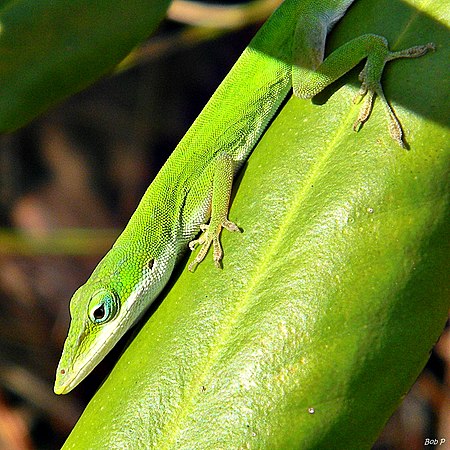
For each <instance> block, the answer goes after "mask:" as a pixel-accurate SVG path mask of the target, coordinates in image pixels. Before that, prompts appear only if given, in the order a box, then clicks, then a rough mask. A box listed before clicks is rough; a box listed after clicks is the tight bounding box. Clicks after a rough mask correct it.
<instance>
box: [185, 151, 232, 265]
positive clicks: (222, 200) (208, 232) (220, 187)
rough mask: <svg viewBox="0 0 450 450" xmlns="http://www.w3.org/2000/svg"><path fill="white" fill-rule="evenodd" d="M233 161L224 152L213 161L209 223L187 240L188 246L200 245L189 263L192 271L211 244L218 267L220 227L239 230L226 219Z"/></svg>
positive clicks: (191, 247)
mask: <svg viewBox="0 0 450 450" xmlns="http://www.w3.org/2000/svg"><path fill="white" fill-rule="evenodd" d="M233 165H234V163H233V160H232V159H231V157H229V156H228V155H226V154H225V153H223V154H221V155H220V156H219V157H218V158H217V160H216V161H215V163H214V169H213V170H214V172H213V182H212V196H211V208H210V209H211V219H210V221H209V224H201V225H200V229H201V231H202V234H201V235H200V237H199V238H198V239H194V240H193V241H191V242H189V248H190V249H191V250H194V249H195V248H196V247H197V245H200V246H201V248H200V251H199V252H198V254H197V256H196V257H195V259H194V260H193V261H192V262H191V263H190V264H189V270H190V271H191V272H192V271H193V270H194V269H195V267H196V266H197V264H199V263H200V262H202V261H203V259H205V256H206V254H207V253H208V250H209V247H211V244H212V245H213V259H214V264H215V265H216V267H219V268H220V261H221V259H222V257H223V250H222V246H221V245H220V233H221V231H222V228H226V229H227V230H228V231H240V230H239V228H238V226H237V225H236V224H235V223H233V222H231V221H230V220H228V210H229V205H230V197H231V187H232V184H233V176H234V167H233Z"/></svg>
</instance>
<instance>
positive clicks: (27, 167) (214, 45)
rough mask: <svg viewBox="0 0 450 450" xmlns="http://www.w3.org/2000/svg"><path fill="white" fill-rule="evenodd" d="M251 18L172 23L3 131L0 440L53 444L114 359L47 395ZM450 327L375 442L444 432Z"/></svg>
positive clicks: (408, 443)
mask: <svg viewBox="0 0 450 450" xmlns="http://www.w3.org/2000/svg"><path fill="white" fill-rule="evenodd" d="M194 12H195V11H194ZM184 14H186V17H188V16H189V14H190V13H189V11H187V12H185V13H184ZM224 14H227V13H226V12H225V13H224ZM262 15H264V11H263V12H262ZM194 16H195V14H194ZM230 17H231V16H230ZM257 17H258V14H254V15H253V16H252V17H250V19H249V18H248V17H247V18H245V17H244V18H243V19H242V20H240V21H239V20H238V21H237V22H236V23H234V22H233V19H232V18H231V19H230V20H231V22H230V23H231V26H230V28H235V29H229V30H226V31H225V30H217V29H212V28H210V29H206V28H197V27H192V26H189V25H186V24H180V23H175V22H173V21H169V20H167V21H166V22H165V23H163V24H162V26H161V28H160V30H159V32H158V33H157V34H156V36H154V37H152V38H151V39H149V41H148V42H147V43H146V44H145V45H144V47H143V48H141V49H140V50H138V51H137V52H136V53H135V56H134V58H132V59H130V60H128V62H127V64H124V67H123V69H122V70H121V71H118V72H117V73H114V74H111V75H110V76H108V77H106V78H104V79H102V80H101V81H99V82H98V83H96V84H95V86H92V87H91V88H90V89H87V90H86V91H83V92H81V93H79V94H77V95H75V96H74V97H72V98H70V99H69V100H67V101H65V102H64V103H63V104H62V105H60V106H58V107H56V108H54V109H53V110H51V111H49V112H48V113H47V114H45V115H44V116H42V117H41V118H39V119H37V120H35V121H34V122H33V123H32V124H30V125H29V126H27V127H25V128H23V129H21V130H20V131H18V132H16V133H14V134H11V135H6V136H0V449H8V450H16V449H17V450H31V449H45V450H51V449H57V448H60V447H61V445H62V444H63V442H64V440H65V438H66V437H67V435H68V434H69V432H70V430H71V429H72V427H73V425H74V424H75V422H76V420H77V419H78V417H79V416H80V414H81V413H82V411H83V408H84V406H85V405H86V404H87V402H88V401H89V399H90V398H91V397H92V395H93V394H94V393H95V391H96V389H97V388H98V386H99V385H100V383H101V382H102V380H103V379H104V377H105V376H106V375H107V374H108V372H109V370H111V368H112V366H113V364H114V361H115V360H116V359H117V358H118V356H119V355H120V352H121V351H122V349H123V347H124V345H125V344H126V339H124V340H123V342H121V343H120V344H119V346H118V348H116V349H115V350H114V351H113V352H112V354H111V355H109V356H108V357H107V358H106V360H105V361H104V362H103V363H101V364H100V366H99V367H98V368H97V369H96V370H95V371H94V373H93V374H92V375H90V376H89V377H88V378H87V380H86V381H84V382H83V383H82V384H81V385H80V386H79V387H78V388H76V389H75V390H74V391H73V392H72V393H70V394H69V395H66V396H56V395H55V394H53V380H54V373H55V370H56V365H57V363H58V359H59V356H60V353H61V349H62V345H63V342H64V339H65V336H66V332H67V328H68V322H69V314H68V304H69V300H70V298H71V296H72V294H73V292H74V290H75V289H76V288H77V287H78V286H80V285H81V284H82V283H84V282H85V280H86V279H87V278H88V276H89V275H90V273H91V271H92V270H93V268H94V267H95V265H96V264H97V263H98V261H99V259H100V258H101V257H102V256H103V255H104V253H105V252H106V251H107V250H108V249H109V247H110V246H111V245H112V243H113V242H114V240H115V238H116V237H117V235H118V234H119V233H120V230H121V229H123V227H124V226H125V225H126V223H127V221H128V219H129V217H130V216H131V214H132V212H133V211H134V208H135V207H136V205H137V203H138V201H139V199H140V198H141V196H142V194H143V193H144V191H145V189H146V187H147V186H148V184H149V183H150V182H151V180H152V178H153V177H154V175H155V174H156V173H157V171H158V170H159V168H160V166H161V165H162V164H163V162H164V161H165V159H166V158H167V156H168V155H169V154H170V152H171V151H172V150H173V148H174V147H175V146H176V144H177V143H178V141H179V140H180V138H181V137H182V136H183V134H184V132H185V131H186V130H187V128H188V127H189V125H190V124H191V123H192V121H193V120H194V119H195V117H196V116H197V115H198V113H199V112H200V110H201V108H202V107H203V106H204V104H205V103H206V102H207V100H208V99H209V97H210V96H211V94H212V93H213V92H214V90H215V88H216V87H217V85H218V84H219V83H220V81H221V80H222V79H223V77H224V76H225V75H226V73H227V72H228V70H229V69H230V67H231V65H232V64H233V63H234V61H235V60H236V59H237V58H238V56H239V55H240V53H241V51H242V50H243V49H244V47H245V46H246V45H247V43H248V42H249V40H250V39H251V37H252V36H253V34H254V33H255V31H256V30H257V28H258V26H259V23H258V22H259V20H254V19H255V18H257ZM225 19H226V18H225ZM225 22H226V20H224V22H223V23H225ZM247 22H251V24H247ZM255 22H256V23H255ZM233 23H234V25H233ZM449 336H450V334H449V333H448V332H447V333H446V334H445V335H443V336H442V338H441V340H440V341H439V342H438V344H437V346H436V348H435V350H434V352H433V354H432V355H431V358H430V361H429V363H428V365H427V367H426V368H425V369H424V371H423V372H422V374H421V376H420V377H419V379H418V380H417V382H416V384H415V385H414V387H413V388H412V389H411V391H410V393H409V394H408V395H407V396H406V397H405V399H404V400H403V403H402V404H401V406H400V407H399V409H398V410H397V412H396V413H395V414H394V415H393V416H392V418H391V419H390V421H389V422H388V424H387V425H386V428H385V430H384V432H383V434H382V435H381V437H380V439H379V441H378V442H377V444H376V445H375V447H374V448H376V449H378V450H381V449H395V450H397V449H398V450H403V449H405V450H415V449H422V448H424V447H425V445H424V442H425V439H426V438H436V437H444V436H446V434H447V437H448V438H449V439H450V434H448V431H449V430H450V405H449V392H448V381H449V377H450V370H449V362H450V337H449ZM446 431H447V433H446ZM427 448H434V447H433V446H432V445H429V446H427ZM439 448H441V449H442V448H444V447H443V446H440V447H439Z"/></svg>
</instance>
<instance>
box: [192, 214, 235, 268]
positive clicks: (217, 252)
mask: <svg viewBox="0 0 450 450" xmlns="http://www.w3.org/2000/svg"><path fill="white" fill-rule="evenodd" d="M222 228H225V229H227V230H228V231H232V232H240V231H241V230H240V229H239V227H238V226H237V225H236V224H235V223H233V222H231V221H229V220H228V219H224V220H223V221H222V222H221V223H220V224H219V225H218V226H215V227H214V226H213V227H212V226H211V224H209V225H207V224H202V225H200V229H201V230H202V232H203V233H202V234H201V235H200V237H199V238H198V239H194V240H193V241H191V242H189V248H190V249H191V251H192V250H195V248H196V247H197V245H200V246H201V248H200V251H199V252H198V254H197V256H196V257H195V258H194V260H193V261H192V262H191V263H190V264H189V266H188V269H189V271H190V272H193V271H194V270H195V268H196V267H197V265H198V264H199V263H201V262H202V261H203V260H204V259H205V257H206V254H207V253H208V250H209V248H210V247H211V244H212V246H213V260H214V265H215V266H216V267H217V268H219V269H220V268H221V264H220V261H221V260H222V258H223V250H222V246H221V245H220V239H219V236H220V233H221V231H222Z"/></svg>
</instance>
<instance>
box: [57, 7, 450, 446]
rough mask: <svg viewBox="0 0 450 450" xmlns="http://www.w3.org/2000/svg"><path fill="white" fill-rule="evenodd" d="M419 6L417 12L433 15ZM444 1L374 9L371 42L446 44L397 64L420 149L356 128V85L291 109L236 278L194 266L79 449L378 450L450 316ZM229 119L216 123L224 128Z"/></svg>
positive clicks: (245, 192) (252, 170) (230, 254)
mask: <svg viewBox="0 0 450 450" xmlns="http://www.w3.org/2000/svg"><path fill="white" fill-rule="evenodd" d="M416 8H418V9H419V8H420V11H419V10H418V9H416ZM439 8H441V9H442V11H443V10H444V7H442V6H439V5H437V4H436V3H432V2H421V1H419V0H416V1H414V2H413V1H411V6H407V5H406V4H404V3H400V2H394V1H392V0H386V1H376V0H360V1H359V2H357V4H356V5H355V6H354V7H353V8H352V9H351V10H350V12H349V13H348V15H347V16H346V17H345V18H344V19H343V21H342V22H341V23H340V24H339V26H338V29H337V30H336V31H335V32H333V37H332V42H331V47H336V46H338V45H340V44H341V43H342V42H345V41H346V40H348V39H349V38H350V37H351V36H353V35H355V36H356V35H359V34H361V33H363V32H377V33H380V34H385V35H387V37H388V38H389V39H390V41H391V43H392V46H393V47H394V48H403V47H407V46H410V45H414V44H419V43H425V42H428V41H434V42H435V43H436V44H437V48H438V51H437V52H436V53H434V54H430V55H427V56H424V57H423V58H421V59H420V60H402V61H398V62H395V63H392V64H390V65H389V67H388V68H387V73H386V77H385V80H384V84H385V86H386V92H387V94H388V96H389V97H390V98H391V99H393V100H395V101H393V104H394V107H395V110H396V112H397V114H398V116H399V117H400V119H401V121H402V123H403V125H404V128H405V131H406V139H407V142H408V143H409V145H410V150H409V151H406V150H404V149H401V148H400V147H399V146H397V145H396V144H395V143H394V142H393V141H392V139H391V138H390V137H389V135H388V132H387V123H386V118H385V115H384V111H383V109H382V107H381V106H380V104H379V102H377V104H376V106H375V109H374V112H373V116H372V118H371V119H370V121H369V122H368V123H367V124H366V125H365V126H364V128H363V129H362V130H361V131H360V132H359V133H358V134H356V133H354V132H353V131H352V130H351V127H352V122H353V120H354V118H355V116H356V115H357V111H358V107H357V106H355V105H353V104H352V103H351V98H352V96H353V95H354V93H355V92H356V89H357V88H356V87H354V86H353V84H354V85H355V86H356V76H357V71H353V72H352V73H351V76H350V78H349V79H348V80H347V81H349V82H350V84H351V86H348V85H345V86H342V87H340V88H339V86H334V88H331V89H329V90H327V92H326V93H325V94H324V95H322V96H321V97H320V98H319V101H316V102H313V103H311V102H308V101H301V100H298V99H291V100H290V101H289V102H288V103H287V104H286V106H285V107H284V109H283V110H282V111H281V112H280V114H279V115H278V117H277V118H276V119H275V121H274V122H273V124H272V125H271V127H270V129H269V130H268V131H267V133H266V134H265V136H264V137H263V139H262V140H261V142H260V143H259V145H258V147H257V148H256V149H255V151H254V153H253V154H252V156H251V158H250V160H249V162H248V166H247V167H246V168H245V170H244V174H243V176H242V178H241V179H240V182H239V183H238V184H239V186H238V189H237V193H236V197H235V198H234V201H233V205H232V208H231V212H230V218H231V219H232V220H235V221H236V222H237V223H238V224H239V225H240V226H241V227H242V228H243V233H242V234H235V233H233V234H231V233H228V234H225V235H224V236H223V245H224V248H225V259H224V269H223V270H222V271H219V270H217V269H215V268H214V266H213V264H212V261H210V260H209V258H208V260H207V261H206V262H204V263H202V264H201V265H200V266H199V267H198V270H197V271H196V272H195V273H194V274H191V273H188V272H187V271H186V270H182V271H181V270H180V272H179V273H178V279H177V280H176V281H173V282H172V284H171V285H170V286H169V288H168V289H167V290H166V292H165V298H164V301H163V302H162V303H161V304H160V306H159V307H158V309H157V311H156V312H155V313H154V314H153V315H152V316H151V317H150V319H149V320H148V321H147V323H145V325H144V326H143V328H142V329H141V331H140V333H139V334H138V335H137V336H136V338H135V339H134V340H133V342H132V343H131V344H130V346H129V347H128V349H127V350H126V351H125V353H124V354H123V355H122V357H121V359H120V361H119V362H118V364H117V365H116V367H115V368H114V370H113V371H112V373H111V375H110V376H109V378H108V379H107V380H106V382H105V383H104V384H103V386H102V387H101V388H100V390H99V391H98V393H97V394H96V395H95V397H94V398H93V400H92V401H91V403H90V404H89V405H88V407H87V409H86V411H85V412H84V414H83V416H82V417H81V419H80V421H79V422H78V424H77V425H76V427H75V429H74V430H73V432H72V434H71V436H70V437H69V439H68V441H67V442H66V445H65V448H66V449H69V448H82V449H85V448H96V449H99V448H108V449H111V448H136V449H137V448H139V449H140V448H150V447H151V448H157V449H238V448H258V449H290V448H301V449H310V448H318V449H329V448H341V449H346V450H347V449H353V448H355V449H363V448H369V447H370V445H371V443H372V442H373V441H374V440H375V438H376V436H377V434H378V433H379V431H380V430H381V428H382V427H383V424H384V423H385V421H386V420H387V419H388V417H389V415H390V414H391V413H392V411H393V410H394V408H395V407H396V405H397V404H398V403H399V401H400V399H401V397H402V396H403V395H404V394H405V393H406V391H407V390H408V389H409V387H410V386H411V384H412V383H413V381H414V380H415V378H416V377H417V375H418V373H419V372H420V370H421V368H422V367H423V366H424V364H425V362H426V360H427V358H428V354H429V351H430V349H431V347H432V345H433V343H434V342H435V341H436V339H437V337H438V336H439V333H440V331H441V329H442V327H443V325H444V323H445V320H446V314H447V309H448V307H449V298H450V296H449V289H448V288H449V286H448V283H447V281H446V280H447V277H448V257H447V256H448V250H449V248H448V247H449V245H448V243H449V242H448V241H449V240H448V230H447V229H446V228H445V225H446V219H448V179H447V170H448V163H449V151H448V142H449V133H448V130H447V128H446V125H448V124H447V122H446V121H447V114H448V109H449V108H448V106H449V105H448V98H447V97H444V96H443V95H442V92H444V93H445V92H448V86H446V85H444V84H443V81H442V78H443V77H442V76H441V75H440V73H441V72H442V70H443V69H442V68H443V67H445V65H446V64H447V61H448V56H449V55H448V49H445V48H444V44H446V43H447V42H448V35H447V31H446V29H445V28H444V27H443V26H440V25H439V23H438V19H439V17H441V16H442V14H443V12H442V11H439ZM218 120H219V118H218Z"/></svg>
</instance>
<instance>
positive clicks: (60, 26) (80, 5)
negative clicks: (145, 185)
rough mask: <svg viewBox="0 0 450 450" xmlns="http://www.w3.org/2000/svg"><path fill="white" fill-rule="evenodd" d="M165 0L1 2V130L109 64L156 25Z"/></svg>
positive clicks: (87, 81)
mask: <svg viewBox="0 0 450 450" xmlns="http://www.w3.org/2000/svg"><path fill="white" fill-rule="evenodd" d="M169 3H170V0H131V1H115V0H99V1H95V2H93V1H88V0H74V1H69V2H67V1H63V0H16V1H6V2H3V3H2V4H0V133H4V132H9V131H13V130H15V129H17V128H19V127H20V126H22V125H25V124H26V123H27V122H28V121H30V120H31V119H33V118H34V117H36V116H37V115H38V114H40V113H41V112H43V111H45V110H46V109H47V108H49V107H50V106H52V105H53V104H55V103H56V102H58V101H60V100H62V99H64V98H65V97H67V96H69V95H71V94H73V93H75V92H77V91H79V90H81V89H83V88H85V87H86V86H87V85H89V84H91V83H92V82H94V81H95V80H97V79H98V78H99V77H100V76H102V75H104V74H105V73H106V72H107V71H109V70H111V69H112V68H113V67H114V66H115V65H116V64H118V63H119V62H120V61H121V60H122V59H123V58H124V57H125V56H126V55H127V54H128V53H129V52H130V51H131V50H132V49H133V47H135V46H136V45H137V44H139V43H140V42H142V41H143V40H144V39H145V38H146V37H147V36H148V35H149V34H150V33H151V32H152V31H154V30H155V29H156V27H157V25H158V24H159V22H160V21H161V19H162V18H163V16H164V13H165V11H166V9H167V7H168V6H169Z"/></svg>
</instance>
